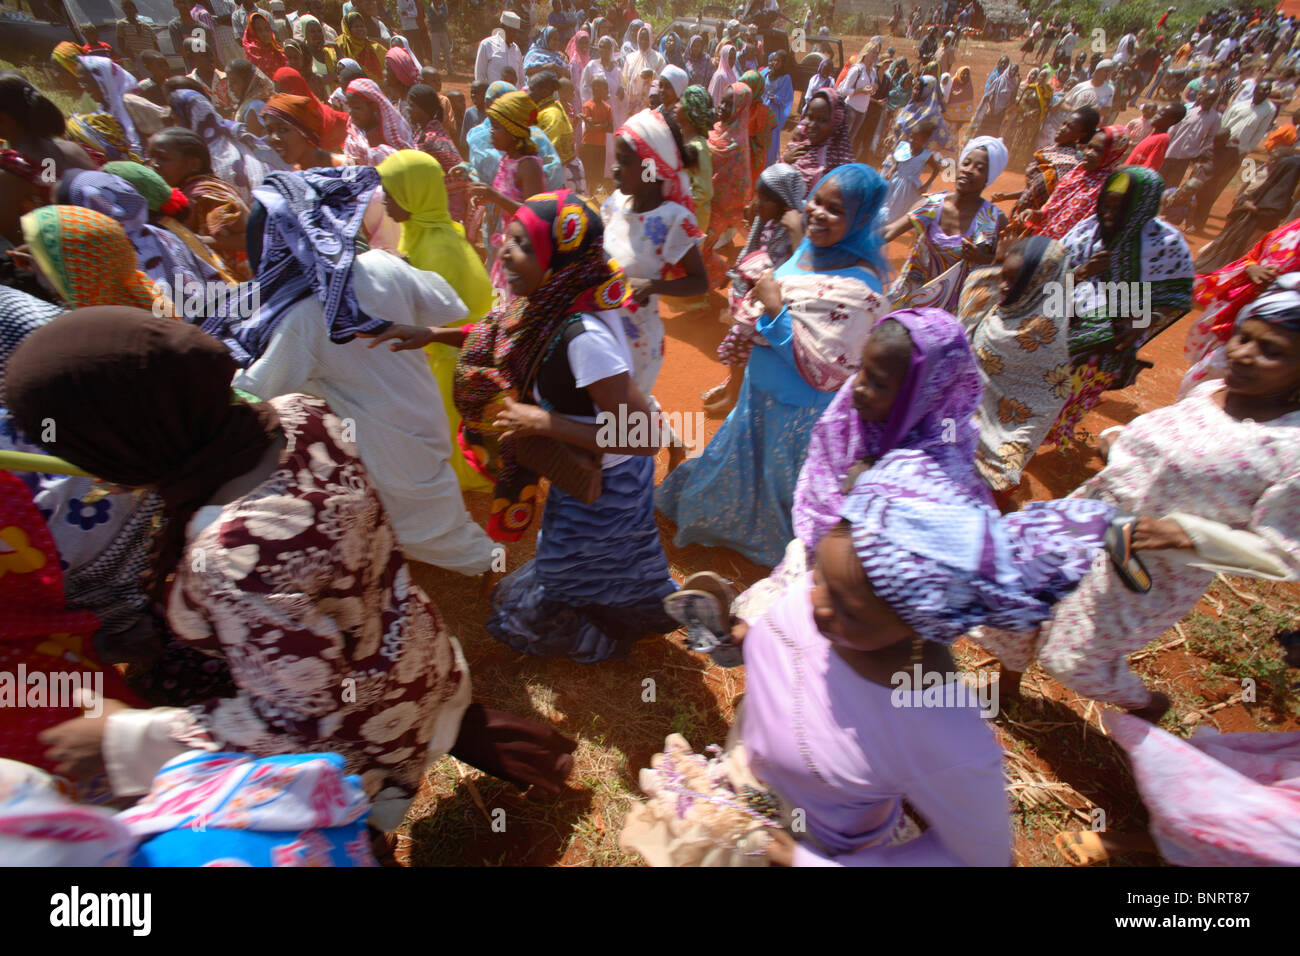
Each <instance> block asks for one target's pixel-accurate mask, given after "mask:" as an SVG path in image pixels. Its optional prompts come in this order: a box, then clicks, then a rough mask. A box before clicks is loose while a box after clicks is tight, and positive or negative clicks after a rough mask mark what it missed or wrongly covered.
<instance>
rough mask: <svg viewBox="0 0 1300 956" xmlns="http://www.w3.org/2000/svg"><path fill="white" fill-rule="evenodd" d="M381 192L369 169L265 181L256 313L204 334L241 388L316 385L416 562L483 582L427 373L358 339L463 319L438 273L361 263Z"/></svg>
mask: <svg viewBox="0 0 1300 956" xmlns="http://www.w3.org/2000/svg"><path fill="white" fill-rule="evenodd" d="M378 185H379V174H378V173H377V172H375V170H374V169H373V168H371V167H368V166H346V167H343V168H340V169H312V170H306V171H304V172H298V173H279V174H275V175H273V176H271V177H270V178H268V180H267V184H266V186H265V188H263V189H261V190H259V191H258V202H259V206H258V207H255V209H254V214H253V216H252V217H251V219H250V224H249V233H250V237H249V259H250V261H251V263H252V266H253V270H254V273H255V275H256V276H257V279H258V283H259V287H260V290H261V302H260V307H259V308H258V310H257V311H256V313H255V314H254V315H253V317H252V318H251V319H244V320H242V321H237V322H227V321H224V320H222V319H220V318H214V319H213V320H211V321H209V322H207V323H204V327H205V329H206V330H207V331H209V332H210V333H212V334H214V335H216V336H217V337H218V338H220V339H221V340H222V341H223V342H224V343H226V346H227V347H228V348H229V349H230V350H231V354H232V355H234V357H235V359H236V361H237V362H239V364H240V365H242V366H243V367H244V371H243V372H241V373H240V375H239V377H238V379H237V380H236V382H235V384H236V386H237V387H239V388H241V389H243V390H244V391H246V392H248V393H249V394H252V395H258V396H276V395H287V394H289V393H292V392H295V391H301V390H302V389H303V388H306V387H308V386H309V385H310V387H311V389H312V391H313V392H314V393H316V394H320V395H322V396H323V397H324V398H325V399H326V400H327V401H329V403H330V406H331V407H332V408H333V409H335V411H337V412H338V414H339V415H341V416H343V417H345V418H348V419H350V420H352V421H353V422H354V423H355V431H356V441H357V447H358V449H359V450H360V454H361V459H362V461H363V462H364V463H365V466H366V470H367V472H368V473H369V475H370V479H371V481H373V482H374V484H375V487H376V489H377V490H378V492H379V496H380V499H381V500H382V501H383V502H384V510H385V511H386V512H387V513H388V516H389V518H390V519H391V521H392V523H393V527H394V528H395V530H396V533H397V538H398V541H399V542H400V543H401V545H402V548H403V549H404V550H405V552H406V554H407V555H408V556H409V557H411V558H412V559H414V560H417V561H424V562H426V563H428V564H432V565H435V566H438V567H443V568H447V569H448V570H451V571H456V572H457V573H460V574H465V575H477V574H481V573H483V572H484V571H486V570H488V568H489V567H490V566H491V563H492V560H493V550H492V543H491V542H490V541H489V540H488V538H487V536H486V535H485V534H484V533H483V530H482V529H481V528H479V527H478V525H476V524H474V522H473V521H472V520H471V519H470V517H469V514H468V513H467V512H466V511H465V506H464V502H463V500H462V498H461V495H460V488H459V487H458V485H457V482H456V476H455V473H454V472H453V471H452V469H451V468H450V466H449V459H450V457H451V434H450V431H449V430H448V426H447V420H446V416H445V415H444V414H443V413H442V410H441V405H442V402H441V399H440V397H439V395H438V388H437V383H436V382H435V381H434V379H433V376H432V375H430V373H429V366H428V363H427V362H426V361H425V359H424V356H417V355H403V356H400V357H393V356H390V355H388V354H387V353H381V352H375V351H371V350H370V349H369V348H368V347H367V346H366V344H365V343H364V341H362V340H360V339H359V338H358V337H359V336H367V335H373V334H375V333H377V332H380V331H382V330H383V329H384V328H386V327H387V325H388V323H389V322H390V321H392V320H393V319H397V318H405V317H407V316H409V315H412V314H419V315H420V316H421V317H423V318H424V319H425V321H427V322H429V323H430V324H441V323H443V322H454V321H459V320H460V319H463V318H464V317H465V314H466V312H465V306H464V304H463V303H462V302H461V300H460V298H459V297H458V296H457V295H456V293H455V292H454V291H453V290H452V288H451V286H450V285H449V284H448V283H447V282H446V281H445V280H444V279H443V278H442V277H441V276H439V275H436V274H434V273H432V272H426V271H423V270H420V269H417V268H416V267H415V266H412V265H410V264H408V263H406V262H404V261H403V260H402V259H401V258H399V257H398V256H396V255H394V254H392V253H390V252H386V251H384V250H381V249H370V250H368V251H365V252H362V253H360V254H358V253H357V249H356V245H357V236H358V235H359V234H360V232H361V229H362V226H363V220H364V218H365V212H366V209H367V205H368V203H369V201H370V197H371V195H372V194H373V193H374V192H375V189H376V187H377V186H378ZM310 237H314V241H313V239H312V238H310ZM363 248H364V247H363Z"/></svg>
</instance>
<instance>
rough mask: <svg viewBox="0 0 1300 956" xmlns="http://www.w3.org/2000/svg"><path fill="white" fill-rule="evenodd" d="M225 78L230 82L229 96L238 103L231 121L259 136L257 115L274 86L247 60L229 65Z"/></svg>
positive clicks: (259, 128)
mask: <svg viewBox="0 0 1300 956" xmlns="http://www.w3.org/2000/svg"><path fill="white" fill-rule="evenodd" d="M226 78H227V79H228V80H229V81H230V93H231V95H232V96H234V97H235V99H236V100H237V101H238V102H237V103H236V104H235V115H234V116H233V117H232V119H233V120H234V121H235V122H236V123H243V124H244V126H246V127H247V128H248V130H249V132H251V133H252V134H253V135H255V136H260V135H261V134H262V124H261V122H260V121H259V120H258V114H259V113H260V112H261V110H262V107H263V106H265V105H266V101H267V100H268V99H270V97H271V96H272V95H273V94H274V93H275V84H273V83H272V82H271V78H270V77H269V76H267V75H266V74H265V73H263V72H262V71H261V70H259V69H258V68H257V67H255V66H253V64H251V63H249V62H248V61H247V60H235V61H234V62H233V63H231V64H230V69H229V71H227V73H226Z"/></svg>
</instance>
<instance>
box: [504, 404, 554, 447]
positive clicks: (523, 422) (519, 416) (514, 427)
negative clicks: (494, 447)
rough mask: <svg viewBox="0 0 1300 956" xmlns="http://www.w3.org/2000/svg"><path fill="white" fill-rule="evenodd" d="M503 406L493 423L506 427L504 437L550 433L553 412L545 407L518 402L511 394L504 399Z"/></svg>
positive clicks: (524, 436)
mask: <svg viewBox="0 0 1300 956" xmlns="http://www.w3.org/2000/svg"><path fill="white" fill-rule="evenodd" d="M501 406H502V407H501V411H500V412H498V413H497V417H496V419H495V420H494V421H493V422H492V424H493V425H496V426H497V427H498V428H504V429H505V431H504V432H503V433H502V434H501V437H502V438H526V437H527V436H529V435H547V434H550V428H551V414H550V412H548V411H546V410H545V409H542V408H538V407H537V406H536V405H528V404H525V403H524V402H517V401H515V400H514V399H513V398H511V397H510V396H509V395H507V396H506V397H505V398H504V399H502V402H501Z"/></svg>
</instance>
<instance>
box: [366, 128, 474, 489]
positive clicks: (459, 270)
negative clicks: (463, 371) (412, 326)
mask: <svg viewBox="0 0 1300 956" xmlns="http://www.w3.org/2000/svg"><path fill="white" fill-rule="evenodd" d="M376 169H377V170H378V172H379V179H380V181H381V182H382V183H383V186H384V207H385V208H386V209H387V211H388V215H389V216H391V217H392V218H393V220H395V221H396V222H399V223H401V225H402V240H401V243H400V244H399V245H398V251H399V252H401V253H402V255H404V256H406V258H407V260H408V261H409V262H410V263H411V265H413V266H415V267H416V268H418V269H427V270H429V271H430V272H436V273H438V275H440V276H442V277H443V278H444V279H446V280H447V284H448V285H450V286H451V287H452V288H453V289H455V290H456V294H457V295H459V296H460V299H461V301H462V302H464V303H465V308H466V309H468V310H469V316H468V317H467V318H466V319H465V320H464V322H461V323H460V324H461V325H467V324H470V323H473V322H478V321H480V320H481V319H482V318H483V317H484V316H485V315H487V314H488V312H489V311H491V309H492V282H491V280H489V279H488V274H487V269H485V268H484V267H483V260H482V259H480V258H479V256H478V253H476V252H475V251H474V248H473V247H472V246H471V245H470V244H469V241H468V240H467V239H466V238H465V229H464V227H463V226H461V225H460V223H458V222H453V221H452V219H451V216H450V215H449V214H448V212H447V187H446V185H445V184H444V182H443V171H442V166H441V165H440V164H439V163H438V161H437V160H436V159H434V158H433V157H432V156H430V155H429V154H428V153H422V152H420V151H419V150H415V149H403V150H398V151H397V152H396V153H394V154H393V155H391V156H389V157H388V158H387V159H385V160H384V161H383V162H382V163H380V164H379V165H378V166H377V167H376ZM425 352H426V353H427V355H428V357H429V368H430V369H432V370H433V376H434V378H436V379H437V380H438V388H439V389H440V390H441V391H442V399H443V404H444V405H445V406H446V408H447V419H448V420H449V421H450V423H451V430H452V434H453V435H454V434H455V433H456V431H457V429H458V428H459V427H460V414H459V413H458V412H457V411H456V405H455V404H454V403H453V402H452V397H451V386H452V376H453V375H454V373H455V371H456V358H457V355H458V352H459V350H458V349H455V348H452V347H450V346H447V345H429V346H427V347H426V348H425ZM451 464H452V467H453V468H454V469H455V470H456V476H457V477H458V478H459V479H460V486H461V487H462V488H464V489H466V490H470V491H486V490H488V489H490V488H491V487H492V485H491V483H490V482H489V481H488V480H487V479H485V478H484V477H483V476H482V475H480V474H479V473H478V472H477V471H475V470H474V469H473V468H471V467H470V466H469V465H468V464H466V462H465V459H464V456H463V455H462V454H461V452H460V447H459V445H456V447H454V448H453V449H452V458H451Z"/></svg>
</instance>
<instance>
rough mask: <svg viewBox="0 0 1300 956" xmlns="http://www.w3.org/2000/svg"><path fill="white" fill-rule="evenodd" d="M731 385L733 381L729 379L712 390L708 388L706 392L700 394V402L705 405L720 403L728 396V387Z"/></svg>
mask: <svg viewBox="0 0 1300 956" xmlns="http://www.w3.org/2000/svg"><path fill="white" fill-rule="evenodd" d="M730 384H731V379H729V378H728V379H727V380H726V381H723V382H719V383H718V384H717V385H714V386H713V387H712V388H706V389H705V390H704V391H702V392H700V401H702V402H703V403H704V404H705V405H709V404H713V403H715V402H718V401H720V400H721V399H722V397H723V396H724V395H726V394H727V386H728V385H730Z"/></svg>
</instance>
